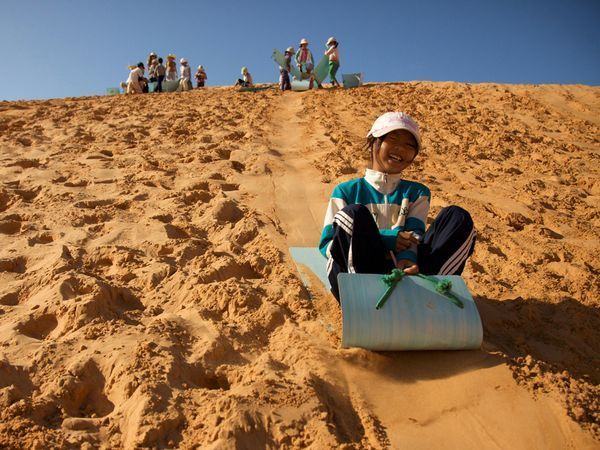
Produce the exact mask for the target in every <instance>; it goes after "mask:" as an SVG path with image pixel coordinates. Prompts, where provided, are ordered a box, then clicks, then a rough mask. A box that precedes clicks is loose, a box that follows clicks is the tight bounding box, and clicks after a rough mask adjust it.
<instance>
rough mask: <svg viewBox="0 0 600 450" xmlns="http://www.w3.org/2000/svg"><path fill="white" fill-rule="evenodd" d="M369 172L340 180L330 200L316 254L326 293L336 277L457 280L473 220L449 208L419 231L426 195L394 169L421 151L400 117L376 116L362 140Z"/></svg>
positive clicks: (412, 127)
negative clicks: (395, 274) (400, 275)
mask: <svg viewBox="0 0 600 450" xmlns="http://www.w3.org/2000/svg"><path fill="white" fill-rule="evenodd" d="M366 147H367V148H368V149H369V150H370V152H371V168H369V169H367V171H366V173H365V176H364V177H363V178H356V179H354V180H350V181H347V182H345V183H341V184H339V185H338V186H336V187H335V189H334V190H333V193H332V194H331V199H330V200H329V206H328V208H327V213H326V215H325V223H324V228H323V232H322V234H321V241H320V243H319V250H320V251H321V253H322V254H323V256H325V257H326V258H328V261H327V273H328V277H329V282H330V284H331V291H332V293H333V294H334V295H335V297H336V298H337V299H338V300H339V292H338V284H337V275H338V274H339V273H341V272H350V273H381V274H383V273H388V272H389V271H391V270H392V269H393V268H394V267H397V268H399V269H402V270H404V272H406V273H407V274H416V273H419V272H422V273H425V274H428V275H437V274H440V275H460V274H461V273H462V271H463V269H464V266H465V262H466V260H467V258H468V257H469V256H470V255H471V254H472V253H473V248H474V246H475V229H474V227H473V220H472V219H471V216H470V215H469V213H468V212H467V211H465V210H464V209H462V208H460V207H458V206H449V207H446V208H444V209H442V211H441V212H440V214H439V215H438V217H437V218H436V219H435V221H434V222H433V223H432V224H431V226H430V227H429V229H428V230H427V232H425V223H426V220H427V214H428V212H429V203H430V197H431V193H430V191H429V189H428V188H427V187H426V186H424V185H423V184H421V183H417V182H415V181H407V180H404V179H402V176H401V172H402V171H403V170H404V169H406V168H407V167H408V166H410V164H411V163H412V162H413V160H414V159H415V158H416V157H417V155H418V153H419V150H421V134H420V132H419V126H418V125H417V124H416V122H415V121H414V120H413V119H412V118H411V117H410V116H408V115H407V114H405V113H402V112H388V113H385V114H383V115H382V116H380V117H378V118H377V120H375V122H374V123H373V126H372V127H371V130H370V131H369V134H368V135H367V144H366Z"/></svg>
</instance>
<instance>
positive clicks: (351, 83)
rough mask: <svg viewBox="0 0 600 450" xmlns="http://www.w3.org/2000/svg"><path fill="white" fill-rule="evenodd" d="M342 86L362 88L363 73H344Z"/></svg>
mask: <svg viewBox="0 0 600 450" xmlns="http://www.w3.org/2000/svg"><path fill="white" fill-rule="evenodd" d="M342 84H343V85H344V87H345V88H353V87H358V86H362V84H363V74H362V73H344V74H342Z"/></svg>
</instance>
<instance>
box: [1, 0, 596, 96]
mask: <svg viewBox="0 0 600 450" xmlns="http://www.w3.org/2000/svg"><path fill="white" fill-rule="evenodd" d="M331 35H334V36H336V37H337V39H338V41H339V42H340V47H339V48H340V55H341V56H340V57H341V65H342V67H341V72H343V73H350V72H364V73H365V79H366V80H367V81H407V80H434V81H445V80H451V81H464V82H488V81H489V82H500V83H582V84H589V85H600V0H563V1H556V0H547V1H539V0H530V1H528V0H472V1H471V0H456V1H452V0H448V1H444V0H437V1H433V0H414V1H410V2H409V1H404V0H397V1H378V0H370V1H369V0H364V1H357V0H347V1H337V0H331V1H313V0H306V1H298V2H282V1H270V0H269V1H256V0H254V1H252V0H249V1H237V0H225V1H224V0H220V1H214V0H213V1H211V2H208V1H202V0H196V1H175V0H174V1H165V0H161V1H156V0H146V1H126V0H123V1H114V0H107V1H102V2H99V1H91V0H36V1H34V0H18V1H11V2H8V1H7V2H3V5H2V14H1V15H0V50H1V53H2V55H3V58H4V61H5V63H4V64H3V67H4V70H3V80H4V81H3V83H1V84H0V100H15V99H31V98H53V97H66V96H80V95H95V94H102V93H104V92H105V89H106V88H107V87H111V86H118V84H119V82H120V81H123V80H125V79H126V78H127V74H128V70H127V66H128V65H129V64H132V63H136V62H138V61H144V62H145V61H146V58H147V55H148V53H149V52H151V51H154V52H157V53H158V54H159V55H160V56H164V55H166V54H167V53H169V52H173V53H175V54H176V55H177V57H178V59H179V58H180V57H182V56H184V57H186V58H188V59H189V61H190V63H191V65H192V67H193V68H195V67H196V66H197V65H198V64H203V65H204V67H205V68H206V70H207V73H208V85H213V86H214V85H225V84H232V83H233V81H234V80H235V79H236V78H237V77H238V74H239V71H240V67H241V66H244V65H245V66H248V68H249V69H250V72H251V73H252V75H253V77H254V80H255V82H276V81H277V76H278V70H277V67H276V66H275V64H274V63H273V62H272V61H271V59H270V55H271V51H272V49H273V48H274V47H277V48H279V49H283V48H285V47H287V46H289V45H293V46H294V47H295V48H297V46H298V41H299V40H300V38H302V37H306V38H307V39H309V41H310V42H311V45H310V47H311V49H312V50H313V52H314V53H315V54H318V53H320V52H322V51H323V50H324V44H325V41H326V40H327V38H328V37H329V36H331Z"/></svg>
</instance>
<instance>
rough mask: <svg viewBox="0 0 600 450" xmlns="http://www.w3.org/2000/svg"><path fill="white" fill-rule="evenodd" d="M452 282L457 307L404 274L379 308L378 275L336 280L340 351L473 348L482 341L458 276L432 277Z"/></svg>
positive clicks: (473, 310) (383, 287)
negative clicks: (357, 348) (339, 305)
mask: <svg viewBox="0 0 600 450" xmlns="http://www.w3.org/2000/svg"><path fill="white" fill-rule="evenodd" d="M433 278H436V279H448V280H450V281H451V282H452V293H453V294H454V295H456V296H457V297H458V298H459V299H460V300H462V302H463V304H464V308H462V309H461V308H459V307H457V306H456V305H455V304H454V303H452V302H451V301H450V300H449V299H448V298H447V297H445V296H444V295H442V294H439V293H437V292H436V291H435V289H434V287H433V286H432V283H430V282H429V281H427V280H423V279H421V278H419V277H414V276H412V277H411V276H406V277H404V278H403V279H402V280H401V281H400V282H399V283H398V284H397V285H396V287H395V289H394V291H393V293H392V295H391V296H390V297H389V298H388V300H387V302H386V303H385V304H384V305H383V307H382V308H381V309H379V310H378V309H375V304H376V303H377V301H378V300H379V298H380V297H381V295H382V294H383V293H384V292H385V291H386V289H387V286H386V285H385V284H384V283H383V281H382V280H381V275H374V274H348V273H341V274H339V276H338V283H339V288H340V297H341V302H342V347H362V348H366V349H369V350H463V349H476V348H479V347H480V346H481V342H482V340H483V328H482V325H481V319H480V317H479V312H478V311H477V306H476V305H475V302H474V301H473V297H472V296H471V294H470V293H469V290H468V289H467V286H466V285H465V283H464V281H463V279H462V278H461V277H459V276H435V277H433Z"/></svg>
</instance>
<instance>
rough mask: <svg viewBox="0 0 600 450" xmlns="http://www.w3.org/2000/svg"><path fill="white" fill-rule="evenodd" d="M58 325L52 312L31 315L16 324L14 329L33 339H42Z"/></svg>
mask: <svg viewBox="0 0 600 450" xmlns="http://www.w3.org/2000/svg"><path fill="white" fill-rule="evenodd" d="M57 325H58V320H56V316H55V315H54V314H42V315H39V316H31V317H29V319H28V320H26V321H25V322H21V323H19V324H18V325H17V326H16V330H17V331H18V332H19V333H21V334H24V335H25V336H28V337H30V338H33V339H37V340H40V341H41V340H44V339H46V337H47V336H48V335H49V334H50V333H51V332H52V330H54V329H55V328H56V327H57Z"/></svg>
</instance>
